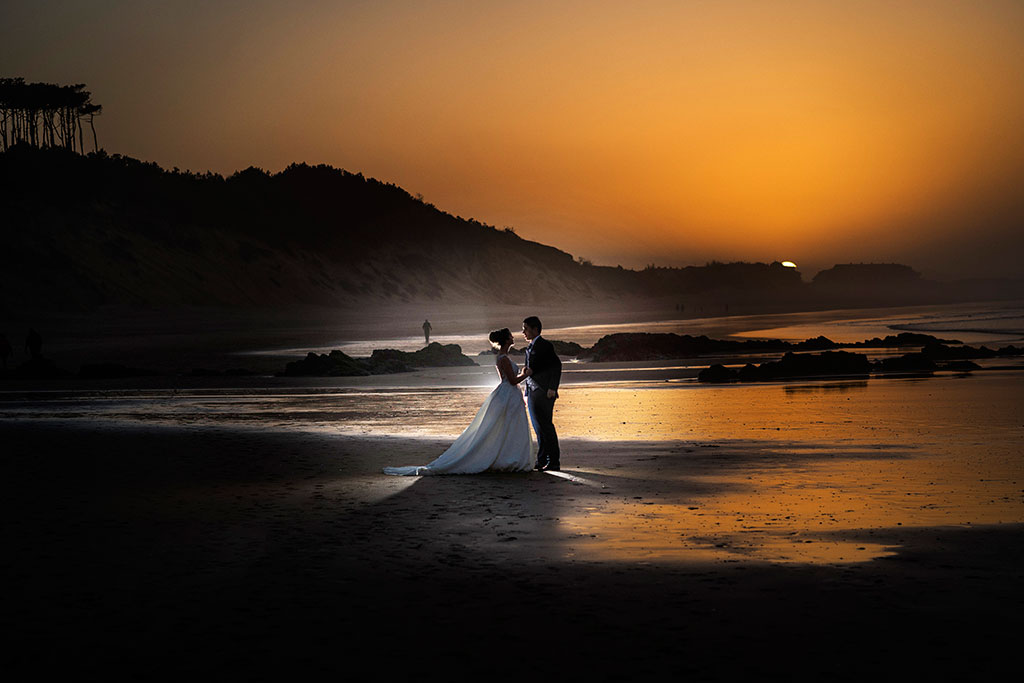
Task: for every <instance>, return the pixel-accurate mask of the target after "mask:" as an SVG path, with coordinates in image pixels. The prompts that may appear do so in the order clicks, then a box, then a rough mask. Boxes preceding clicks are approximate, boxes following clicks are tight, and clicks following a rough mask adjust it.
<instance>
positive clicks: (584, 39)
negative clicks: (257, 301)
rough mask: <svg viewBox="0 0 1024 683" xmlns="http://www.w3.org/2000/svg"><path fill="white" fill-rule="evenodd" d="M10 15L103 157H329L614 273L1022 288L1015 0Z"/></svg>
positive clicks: (173, 6) (171, 8) (1023, 207)
mask: <svg viewBox="0 0 1024 683" xmlns="http://www.w3.org/2000/svg"><path fill="white" fill-rule="evenodd" d="M208 4H209V5H215V7H210V6H208ZM4 13H5V15H9V16H8V17H5V21H4V23H3V25H2V26H0V64H2V69H0V70H2V75H8V76H14V75H20V76H24V77H25V78H27V79H29V80H45V81H59V82H85V83H87V84H88V86H89V87H90V89H91V90H92V91H93V93H94V100H95V101H97V102H99V103H101V104H103V105H104V114H103V117H102V119H101V120H99V122H98V130H99V134H100V142H101V144H102V145H103V146H105V147H106V148H107V149H108V150H109V151H116V152H121V153H125V154H129V155H131V156H135V157H139V158H142V159H146V160H152V161H156V162H158V163H160V164H161V165H163V166H165V167H173V166H179V167H181V168H188V169H192V170H207V169H211V170H215V171H218V172H222V173H230V172H232V171H234V170H238V169H240V168H244V167H246V166H248V165H250V164H251V165H256V166H260V167H263V168H266V169H268V170H272V171H276V170H280V169H281V168H283V167H284V166H285V165H287V164H288V163H290V162H292V161H308V162H311V163H319V162H324V163H329V164H332V165H335V166H339V167H342V168H346V169H348V170H350V171H353V172H355V171H361V172H363V173H364V174H366V175H370V176H374V177H377V178H380V179H382V180H386V181H389V182H395V183H397V184H399V185H401V186H403V187H405V188H406V189H407V190H409V191H410V192H413V193H422V194H423V196H424V198H425V199H426V200H427V201H430V202H432V203H434V204H435V205H437V206H438V207H440V208H442V209H445V210H448V211H450V212H451V213H454V214H458V215H462V216H467V217H468V216H472V217H475V218H477V219H479V220H482V221H484V222H487V223H491V224H494V225H497V226H499V227H504V226H508V225H511V226H514V227H515V228H516V230H517V231H518V232H519V234H521V235H523V236H525V237H528V238H530V239H536V240H538V241H541V242H545V243H548V244H553V245H555V246H558V247H560V248H563V249H565V250H567V251H569V252H571V253H573V254H574V255H579V256H584V257H587V258H591V259H593V260H594V261H595V262H597V263H605V264H612V265H614V264H616V263H621V264H623V265H626V266H636V265H643V264H645V263H650V262H655V263H658V264H664V265H686V264H691V263H702V262H704V261H705V260H707V259H710V258H718V259H724V260H735V259H746V260H773V259H780V260H782V259H791V260H793V261H796V262H797V263H798V264H800V266H801V269H802V270H803V271H804V272H805V274H806V275H810V274H813V272H814V271H815V270H817V269H818V268H820V267H827V266H829V265H832V264H833V263H836V262H846V261H851V260H852V261H890V260H901V261H903V262H907V263H910V264H912V265H915V266H917V267H918V268H920V269H922V270H925V272H926V273H927V274H930V275H935V276H944V275H964V274H975V273H977V274H1003V275H1014V274H1019V273H1020V272H1021V269H1020V266H1019V264H1018V263H1017V257H1019V255H1020V253H1022V249H1021V247H1024V238H1022V236H1021V235H1022V233H1024V230H1022V227H1024V225H1022V222H1024V201H1022V200H1021V199H1020V197H1019V196H1018V195H1020V194H1021V193H1020V188H1021V186H1022V182H1021V181H1022V180H1024V3H1021V2H1016V1H1015V0H1007V1H1004V2H962V1H957V2H946V1H942V0H929V1H927V2H899V3H893V2H869V1H856V0H851V1H848V2H827V1H826V0H818V1H815V2H727V1H721V2H710V1H706V2H679V1H677V2H667V1H666V2H631V3H622V2H536V3H535V2H514V3H511V2H485V1H479V0H478V1H477V2H386V1H378V2H350V3H343V2H327V1H323V2H313V1H305V2H304V1H301V0H298V1H295V2H288V3H284V2H258V1H252V0H250V1H248V2H242V1H234V2H233V1H226V2H218V3H203V2H191V1H190V2H152V1H148V0H142V1H138V0H137V1H135V2H122V1H117V2H115V1H110V0H106V1H105V0H94V1H93V2H89V3H81V2H73V1H71V0H67V1H63V2H57V1H55V0H37V1H35V2H14V3H13V8H12V9H11V10H10V11H8V10H7V9H5V12H4ZM8 19H9V20H8Z"/></svg>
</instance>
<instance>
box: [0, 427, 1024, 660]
mask: <svg viewBox="0 0 1024 683" xmlns="http://www.w3.org/2000/svg"><path fill="white" fill-rule="evenodd" d="M0 440H2V441H0V443H2V444H3V448H4V452H5V454H6V456H7V457H6V458H5V470H6V471H5V475H4V477H3V479H2V481H3V498H4V500H5V501H6V503H7V514H6V515H5V524H4V538H3V543H4V549H5V562H4V564H5V574H6V581H5V585H6V587H7V592H6V593H7V594H6V596H5V600H4V602H5V605H4V609H3V619H4V621H5V622H6V623H5V626H6V629H5V630H6V632H7V633H9V634H11V635H10V636H9V637H8V639H7V643H6V644H7V648H5V649H6V651H7V652H6V655H5V668H6V669H7V670H8V671H11V670H13V671H15V672H19V673H21V674H22V677H21V678H19V679H18V680H23V676H24V675H31V676H33V677H41V676H43V675H44V674H45V673H46V672H49V671H57V670H60V671H63V672H73V673H76V674H79V675H84V674H89V673H101V674H103V675H104V676H105V677H106V678H108V679H117V678H127V677H131V678H140V679H147V678H165V677H166V678H170V677H175V678H180V677H188V679H197V678H198V679H203V678H212V677H218V678H225V679H227V680H244V679H248V678H258V677H264V676H266V677H276V678H280V677H283V676H288V677H289V678H291V679H298V680H303V679H308V678H312V677H313V676H324V675H344V676H345V677H346V678H356V679H360V678H374V679H382V678H383V679H398V680H402V679H411V678H416V679H430V680H432V679H439V680H465V679H476V680H494V679H498V680H513V679H515V680H518V679H522V678H523V677H524V676H531V677H541V678H542V679H544V680H548V679H552V678H556V677H558V678H571V679H587V680H637V679H643V678H645V677H650V676H653V675H658V676H664V675H671V676H673V677H677V678H679V680H762V679H765V678H771V679H776V678H777V679H785V680H794V679H804V680H812V679H813V680H861V679H863V678H865V677H868V676H870V677H872V678H878V677H881V678H883V679H888V678H893V677H895V676H897V675H900V676H907V677H912V679H913V680H926V679H931V680H984V679H986V678H988V677H991V676H994V675H995V672H997V671H998V670H1000V669H1001V668H1002V667H1003V666H1004V665H1007V664H1011V663H1012V662H1013V661H1015V660H1016V653H1015V648H1016V646H1017V643H1018V641H1019V631H1018V630H1017V627H1015V626H1013V624H1018V625H1019V615H1020V611H1021V608H1022V607H1024V582H1022V578H1024V524H1021V523H1019V522H1020V521H1021V518H1020V515H1019V511H1020V505H1021V499H1020V496H1019V492H1020V491H1021V489H1022V488H1024V486H1021V485H1020V484H1021V483H1022V482H1012V483H1010V482H1007V483H1006V491H1007V492H1010V491H1015V492H1018V493H1017V495H1016V496H1015V497H1014V496H1012V495H1009V493H1008V495H1007V496H1005V497H1006V500H1005V501H1001V502H1000V503H999V504H998V505H995V507H994V508H993V511H992V512H991V514H990V515H988V517H987V518H986V519H988V521H989V522H990V523H975V524H957V525H949V524H935V525H930V524H927V523H926V522H927V521H928V519H931V518H930V517H928V514H929V513H928V511H927V510H926V511H924V512H918V513H915V514H916V515H917V516H913V515H911V516H909V517H907V518H906V521H907V522H908V523H907V524H903V523H902V522H893V523H892V525H890V526H884V525H880V524H879V523H878V519H877V517H873V516H872V515H871V511H870V510H867V509H866V510H862V511H860V513H861V516H862V518H863V519H862V521H863V524H862V525H861V528H860V529H856V528H851V524H849V523H848V524H844V525H841V526H842V528H836V529H834V530H833V529H829V525H828V524H827V523H824V524H822V523H821V520H819V521H818V522H814V521H813V520H811V519H805V520H802V521H801V522H800V524H798V525H796V526H794V525H793V524H788V525H787V524H786V523H784V522H783V521H782V520H783V519H790V517H792V516H794V515H801V514H807V511H806V507H802V506H801V504H800V503H799V500H798V499H799V497H800V495H799V493H798V492H797V493H793V492H791V494H792V495H793V496H794V497H790V498H786V497H785V496H783V495H782V492H781V489H780V491H778V492H776V493H778V494H779V502H778V505H776V506H774V507H773V509H772V510H771V511H769V512H765V511H758V510H754V509H751V507H750V504H749V497H748V496H745V495H732V494H734V493H742V492H743V490H744V489H743V487H745V486H747V487H749V486H750V485H751V484H750V478H751V477H756V476H759V475H758V472H764V471H766V470H770V469H772V468H778V467H782V466H784V465H787V464H788V465H790V466H792V465H793V462H794V459H795V458H800V459H802V460H801V463H803V464H804V465H806V466H808V467H810V466H813V464H814V461H815V460H816V459H826V458H828V457H832V456H830V455H829V454H828V453H827V450H825V451H820V452H819V451H815V450H814V449H813V448H811V449H806V452H803V453H793V452H789V453H773V451H772V449H771V448H769V447H767V446H766V445H765V444H763V443H759V442H757V441H753V440H748V441H735V442H731V443H728V444H723V443H721V442H718V443H695V442H694V443H685V442H670V441H658V442H655V441H651V442H643V441H632V442H597V441H587V440H584V439H567V440H566V441H565V444H564V446H563V449H564V452H565V455H564V456H563V466H564V467H565V470H564V471H563V472H562V473H561V476H559V475H556V474H553V473H536V472H534V473H528V474H505V475H497V474H496V475H480V476H472V477H428V478H394V477H384V476H382V475H380V474H379V472H380V468H381V467H382V466H384V465H387V464H409V463H416V462H422V461H423V460H424V453H437V452H440V450H443V448H444V447H445V446H446V444H447V443H448V442H450V439H445V438H435V437H420V438H399V437H387V438H385V437H359V436H345V435H338V434H328V433H316V432H308V431H305V432H304V431H289V430H276V431H274V430H256V429H242V428H235V427H229V426H223V427H209V426H207V427H203V428H198V427H182V426H154V425H144V424H137V425H124V424H115V423H95V422H89V423H84V422H79V423H73V422H60V421H38V420H37V421H19V420H7V421H4V422H0ZM723 449H724V450H728V454H729V459H728V461H729V466H728V467H726V468H723V465H722V463H723V460H722V457H721V456H722V454H723ZM849 455H850V460H851V461H856V460H857V458H858V457H860V462H863V463H867V464H868V465H870V463H871V458H872V457H875V458H885V459H886V460H888V461H894V460H898V459H899V457H900V455H899V454H898V453H886V454H883V455H877V454H876V455H872V454H867V453H861V454H860V455H859V456H856V455H854V454H849ZM428 459H429V458H428ZM866 466H867V465H866ZM772 485H773V484H771V482H766V483H765V486H772ZM774 485H775V486H781V484H774ZM891 488H892V489H893V491H892V493H894V495H895V494H898V493H900V492H899V490H898V484H893V486H892V487H891ZM772 495H775V494H772ZM908 495H909V494H908ZM995 502H996V501H993V503H995ZM912 507H913V508H914V509H917V508H918V506H912ZM910 509H911V507H907V510H908V511H909V510H910ZM787 514H789V515H790V517H786V515H787ZM908 514H910V513H909V512H908ZM773 519H774V520H776V521H777V522H779V524H778V525H777V528H776V527H774V526H773V524H774V522H773ZM891 519H893V520H895V519H896V517H892V518H891ZM934 519H936V520H943V519H946V517H942V516H936V517H935V518H934ZM853 521H857V516H856V515H853ZM997 521H998V522H1002V523H996V522H997ZM815 524H818V526H815ZM853 526H856V524H854V525H853ZM794 529H797V534H796V535H797V536H798V537H797V538H794V537H793V536H794V534H793V533H791V532H793V531H794ZM762 537H764V538H767V539H768V540H764V538H762ZM818 548H820V550H819V549H818Z"/></svg>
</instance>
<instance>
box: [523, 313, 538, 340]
mask: <svg viewBox="0 0 1024 683" xmlns="http://www.w3.org/2000/svg"><path fill="white" fill-rule="evenodd" d="M540 330H541V324H540V318H538V317H537V316H535V315H531V316H530V317H529V318H526V319H525V320H523V336H524V337H526V339H527V340H528V341H533V338H534V337H539V336H540Z"/></svg>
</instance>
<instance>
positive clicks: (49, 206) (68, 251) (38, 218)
mask: <svg viewBox="0 0 1024 683" xmlns="http://www.w3.org/2000/svg"><path fill="white" fill-rule="evenodd" d="M0 187H2V188H3V191H2V193H0V216H2V220H3V224H4V227H5V229H4V231H3V240H4V243H3V261H2V268H0V310H7V311H19V310H20V311H24V310H33V311H41V310H42V311H56V310H68V311H76V310H89V309H92V308H94V307H96V306H101V305H104V304H114V305H125V306H161V307H174V306H195V305H200V306H229V307H248V308H263V307H273V308H281V307H288V306H300V305H301V306H331V307H336V306H346V305H352V304H362V305H367V304H369V305H375V304H378V303H379V304H382V305H384V304H387V303H389V302H392V303H397V302H446V303H472V304H493V303H514V304H564V303H571V302H579V301H584V300H591V301H600V302H604V301H615V300H635V299H638V298H661V299H664V300H666V301H669V302H673V304H674V305H675V306H676V307H677V310H679V311H681V312H682V313H683V314H686V315H718V314H722V313H729V312H732V313H741V312H756V311H758V310H763V309H770V310H800V309H803V308H808V307H822V306H827V305H829V303H830V301H831V300H834V301H835V302H841V303H843V304H855V305H884V304H885V303H888V302H889V300H890V299H891V298H892V297H893V296H894V292H896V291H897V290H900V291H902V294H900V296H904V295H906V294H907V293H911V294H912V298H913V299H914V300H915V301H917V300H938V299H936V292H939V294H940V295H941V296H939V297H938V298H939V299H941V298H942V297H949V296H950V291H944V292H942V291H940V290H938V289H936V288H935V287H934V286H933V285H934V284H935V283H928V282H927V281H924V280H920V279H919V278H917V279H915V281H914V282H913V283H912V285H913V286H912V287H911V288H908V287H906V286H905V285H906V283H903V284H904V286H902V287H900V286H896V287H892V286H888V287H882V288H867V287H864V286H857V285H856V283H851V281H850V278H851V277H853V279H854V280H855V279H856V275H857V272H859V270H860V269H858V268H854V270H853V271H847V270H844V272H843V275H844V277H843V278H839V279H841V280H843V283H842V284H843V286H841V287H837V286H833V285H834V284H835V283H834V282H833V281H834V280H836V279H837V278H830V277H829V276H824V280H826V281H827V282H822V283H818V282H817V281H815V283H812V284H810V285H808V284H805V283H803V282H802V280H801V277H800V273H798V272H797V271H796V270H795V269H792V268H784V267H782V266H781V264H778V263H772V264H765V263H710V264H707V265H705V266H691V267H686V268H654V267H650V268H647V269H644V270H642V271H634V270H629V269H623V268H610V267H602V266H593V265H590V264H588V263H580V262H576V261H575V260H574V259H573V257H572V256H571V255H570V254H567V253H565V252H563V251H560V250H559V249H556V248H554V247H550V246H546V245H543V244H539V243H537V242H531V241H528V240H524V239H522V238H520V237H519V236H518V235H516V234H515V233H514V232H512V231H510V230H498V229H496V228H494V227H492V226H488V225H484V224H482V223H480V222H478V221H475V220H467V219H463V218H461V217H456V216H452V215H450V214H447V213H445V212H443V211H441V210H439V209H437V208H436V207H434V206H432V205H430V204H426V203H424V202H423V201H421V200H419V199H416V198H414V197H412V196H411V195H409V193H407V192H405V191H404V190H402V189H401V188H399V187H397V186H394V185H390V184H386V183H382V182H380V181H377V180H373V179H368V178H364V177H363V176H362V175H361V174H352V173H348V172H346V171H343V170H339V169H335V168H332V167H329V166H316V167H311V166H307V165H305V164H299V165H292V166H290V167H288V168H287V169H285V170H284V171H282V172H280V173H276V174H273V175H271V174H268V173H266V172H264V171H261V170H259V169H254V168H249V169H247V170H245V171H242V172H239V173H236V174H234V175H233V176H231V177H228V178H223V177H221V176H219V175H214V174H204V175H197V174H192V173H182V172H179V171H178V170H177V169H175V170H173V171H165V170H163V169H161V168H160V167H158V166H157V165H156V164H152V163H144V162H140V161H137V160H134V159H130V158H126V157H121V156H116V155H115V156H109V155H106V154H102V153H101V154H99V155H89V156H81V155H77V154H73V153H69V152H66V151H62V150H40V149H35V148H28V147H14V148H12V149H11V150H9V151H7V152H4V153H0ZM899 268H905V269H906V270H908V271H909V270H910V269H909V268H906V267H905V266H904V267H897V269H899ZM890 269H891V268H890ZM901 272H902V271H901ZM910 272H913V271H910ZM915 275H916V274H915ZM868 281H874V280H873V278H868ZM524 283H529V286H528V287H527V286H524ZM850 284H852V289H851V287H848V286H846V285H850ZM897 285H899V283H897ZM867 289H871V291H867ZM909 289H912V290H913V291H912V292H909ZM865 294H867V296H865ZM954 298H955V297H954ZM675 302H678V303H677V304H676V303H675ZM730 306H731V308H730Z"/></svg>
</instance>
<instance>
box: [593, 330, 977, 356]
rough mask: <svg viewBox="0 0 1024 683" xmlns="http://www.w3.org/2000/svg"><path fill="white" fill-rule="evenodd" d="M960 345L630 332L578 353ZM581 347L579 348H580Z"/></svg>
mask: <svg viewBox="0 0 1024 683" xmlns="http://www.w3.org/2000/svg"><path fill="white" fill-rule="evenodd" d="M930 343H934V344H959V343H960V342H959V341H957V340H955V339H938V338H937V337H933V336H931V335H928V334H918V333H915V332H901V333H899V334H895V335H893V334H891V335H889V336H887V337H885V338H884V339H882V338H879V337H874V338H873V339H866V340H864V341H860V342H855V343H849V344H841V343H839V342H834V341H832V340H831V339H829V338H828V337H824V336H819V337H814V338H813V339H806V340H804V341H801V342H788V341H783V340H781V339H745V340H743V341H739V340H735V339H711V338H709V337H707V336H704V335H699V336H692V335H689V334H673V333H658V334H652V333H646V332H628V333H620V334H610V335H607V336H605V337H601V339H599V340H598V342H597V343H596V344H594V346H592V347H590V348H589V349H583V348H580V350H579V353H577V354H575V355H578V356H582V357H585V358H587V359H588V360H591V361H596V362H608V361H616V362H623V361H638V360H669V359H673V358H689V357H693V356H702V355H708V354H733V353H762V352H778V351H830V350H835V349H840V348H894V347H902V346H923V345H925V344H930ZM577 346H578V345H577Z"/></svg>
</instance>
